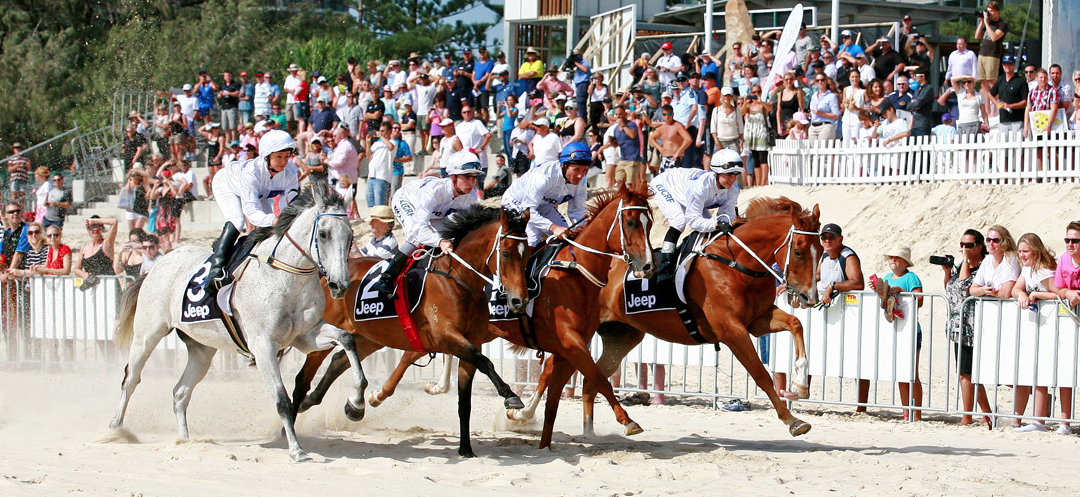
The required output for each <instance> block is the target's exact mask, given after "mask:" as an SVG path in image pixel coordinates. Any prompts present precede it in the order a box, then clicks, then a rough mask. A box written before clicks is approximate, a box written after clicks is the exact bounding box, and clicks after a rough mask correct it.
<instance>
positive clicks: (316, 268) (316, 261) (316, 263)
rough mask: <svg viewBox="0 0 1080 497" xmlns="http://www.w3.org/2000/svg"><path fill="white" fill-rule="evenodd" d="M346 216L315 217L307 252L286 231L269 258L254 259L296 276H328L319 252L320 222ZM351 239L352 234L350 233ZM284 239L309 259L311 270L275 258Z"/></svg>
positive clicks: (324, 214) (327, 215)
mask: <svg viewBox="0 0 1080 497" xmlns="http://www.w3.org/2000/svg"><path fill="white" fill-rule="evenodd" d="M345 216H346V215H345V214H344V213H328V212H320V213H318V214H316V215H315V220H314V221H312V222H311V237H310V238H309V239H308V246H307V250H305V249H304V248H303V247H301V246H300V244H299V243H296V240H294V239H293V237H292V235H290V234H289V232H288V231H285V236H283V237H281V238H278V241H277V243H275V244H274V250H272V251H271V252H270V255H269V256H258V255H254V254H253V255H252V257H254V258H255V259H257V260H260V261H263V262H265V263H266V264H267V265H268V266H270V267H272V268H274V269H277V270H279V271H285V272H286V273H290V274H295V275H309V274H315V273H316V272H318V274H319V276H326V268H325V267H323V263H322V252H320V251H319V237H318V236H317V235H318V232H319V220H320V219H322V218H324V217H341V218H344V217H345ZM351 231H352V230H350V232H351ZM350 238H351V233H350ZM282 239H287V240H289V243H291V244H292V246H293V247H295V248H296V250H298V251H300V255H302V256H303V257H304V258H305V259H307V260H308V262H310V263H311V264H312V267H310V268H300V267H296V266H293V265H291V264H288V263H286V262H283V261H281V260H280V259H278V258H277V257H275V254H277V249H278V246H279V245H281V240H282ZM349 244H350V245H351V244H352V240H351V239H350V241H349ZM312 246H314V247H315V257H314V258H312V257H311V254H310V253H309V251H310V250H311V247H312Z"/></svg>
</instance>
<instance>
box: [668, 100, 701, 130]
mask: <svg viewBox="0 0 1080 497" xmlns="http://www.w3.org/2000/svg"><path fill="white" fill-rule="evenodd" d="M697 103H698V102H697V96H695V95H694V92H692V91H682V92H681V93H679V98H678V99H677V100H676V99H672V101H671V109H672V110H673V111H674V116H673V117H674V118H675V120H676V121H679V122H680V123H682V125H683V126H686V127H690V126H693V125H695V124H697V123H696V122H694V123H692V122H690V111H692V110H693V109H694V106H695V105H697Z"/></svg>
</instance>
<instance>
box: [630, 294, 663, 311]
mask: <svg viewBox="0 0 1080 497" xmlns="http://www.w3.org/2000/svg"><path fill="white" fill-rule="evenodd" d="M626 303H627V305H629V306H630V307H640V308H643V309H651V308H653V307H654V306H655V305H656V296H655V295H649V296H646V297H639V296H637V295H634V296H632V297H630V298H629V299H627V302H626Z"/></svg>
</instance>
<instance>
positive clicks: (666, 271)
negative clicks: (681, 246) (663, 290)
mask: <svg viewBox="0 0 1080 497" xmlns="http://www.w3.org/2000/svg"><path fill="white" fill-rule="evenodd" d="M656 264H657V268H656V281H657V282H660V281H667V280H670V279H671V278H674V277H675V253H674V252H658V253H657V254H656Z"/></svg>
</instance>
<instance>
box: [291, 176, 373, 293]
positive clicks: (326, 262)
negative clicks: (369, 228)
mask: <svg viewBox="0 0 1080 497" xmlns="http://www.w3.org/2000/svg"><path fill="white" fill-rule="evenodd" d="M355 194H356V188H355V187H353V188H350V189H349V192H348V194H347V195H346V197H347V198H342V197H341V195H338V193H337V192H335V191H334V190H333V189H332V188H330V185H328V184H327V183H326V182H325V181H315V182H312V183H311V200H310V202H309V203H304V204H302V205H304V206H306V208H304V210H303V212H302V213H300V214H299V215H295V214H294V219H293V220H292V221H291V222H288V220H287V219H286V212H283V213H282V216H281V217H282V219H280V220H279V221H278V223H279V224H281V223H282V222H288V224H292V225H296V227H297V231H294V233H297V234H298V235H299V236H300V237H306V240H308V243H307V254H308V257H309V258H311V259H314V260H313V262H314V263H315V265H316V266H318V268H319V270H320V271H321V272H322V273H323V275H324V276H325V277H326V288H327V289H328V290H329V291H330V296H331V297H333V298H335V299H340V298H343V297H345V292H346V291H347V290H348V289H349V265H348V260H349V249H350V248H351V247H352V243H353V231H352V226H350V225H349V219H348V217H347V216H346V214H345V206H346V205H348V203H349V202H351V201H352V198H353V196H354V195H355ZM299 198H302V197H298V199H299ZM286 211H289V209H288V208H286ZM296 241H297V242H299V243H303V242H302V241H301V239H300V238H298V239H297V240H296Z"/></svg>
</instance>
